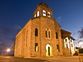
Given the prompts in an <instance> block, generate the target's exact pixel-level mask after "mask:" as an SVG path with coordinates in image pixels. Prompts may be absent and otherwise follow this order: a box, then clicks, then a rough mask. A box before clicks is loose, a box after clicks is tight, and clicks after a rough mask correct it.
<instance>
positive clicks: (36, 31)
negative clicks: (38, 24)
mask: <svg viewBox="0 0 83 62" xmlns="http://www.w3.org/2000/svg"><path fill="white" fill-rule="evenodd" d="M35 36H38V29H37V28H36V29H35Z"/></svg>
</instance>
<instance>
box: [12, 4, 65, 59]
mask: <svg viewBox="0 0 83 62" xmlns="http://www.w3.org/2000/svg"><path fill="white" fill-rule="evenodd" d="M63 50H64V49H63V39H62V37H61V27H60V25H59V24H58V23H57V21H56V19H54V18H53V17H52V10H51V9H50V8H49V7H48V6H47V5H46V4H45V3H40V4H39V5H38V6H37V8H36V10H35V11H34V14H33V18H31V19H30V20H29V21H28V22H27V23H26V25H25V26H24V27H23V28H22V29H21V30H20V32H19V33H18V34H17V35H16V41H15V52H14V56H16V57H56V56H63V55H64V54H63V52H64V51H63Z"/></svg>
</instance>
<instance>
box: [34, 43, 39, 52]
mask: <svg viewBox="0 0 83 62" xmlns="http://www.w3.org/2000/svg"><path fill="white" fill-rule="evenodd" d="M37 51H38V43H35V52H37Z"/></svg>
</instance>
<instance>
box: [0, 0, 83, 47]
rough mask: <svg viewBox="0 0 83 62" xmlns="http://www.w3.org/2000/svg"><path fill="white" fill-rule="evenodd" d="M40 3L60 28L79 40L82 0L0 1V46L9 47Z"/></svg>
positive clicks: (81, 23) (82, 23)
mask: <svg viewBox="0 0 83 62" xmlns="http://www.w3.org/2000/svg"><path fill="white" fill-rule="evenodd" d="M40 2H45V3H47V4H48V6H49V7H51V8H52V9H53V10H54V14H53V17H54V18H56V20H57V21H58V22H59V24H60V25H61V27H62V28H64V29H66V30H68V31H70V32H72V36H73V37H74V38H75V39H78V38H79V34H78V31H79V30H80V29H81V28H83V0H0V44H1V43H5V44H6V45H7V46H11V44H12V43H13V41H14V39H15V36H16V34H17V32H18V31H19V30H20V29H21V28H22V27H23V26H24V25H25V23H26V22H27V21H28V20H29V19H30V18H31V17H32V14H33V12H34V10H35V8H36V6H37V4H38V3H40Z"/></svg>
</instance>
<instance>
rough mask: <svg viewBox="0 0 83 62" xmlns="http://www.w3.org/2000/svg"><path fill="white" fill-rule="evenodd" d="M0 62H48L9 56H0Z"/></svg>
mask: <svg viewBox="0 0 83 62" xmlns="http://www.w3.org/2000/svg"><path fill="white" fill-rule="evenodd" d="M0 62H48V61H46V60H42V59H32V58H16V57H10V56H0Z"/></svg>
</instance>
